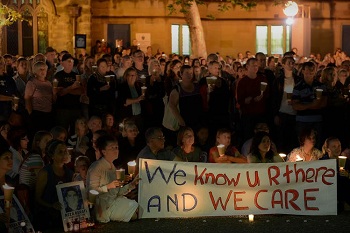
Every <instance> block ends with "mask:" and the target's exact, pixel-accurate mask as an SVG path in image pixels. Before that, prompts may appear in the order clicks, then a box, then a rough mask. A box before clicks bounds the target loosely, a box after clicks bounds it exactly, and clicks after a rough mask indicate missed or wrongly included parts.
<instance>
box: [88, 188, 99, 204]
mask: <svg viewBox="0 0 350 233" xmlns="http://www.w3.org/2000/svg"><path fill="white" fill-rule="evenodd" d="M98 194H100V193H99V192H98V191H96V190H93V189H92V190H90V191H89V197H88V200H89V205H90V207H91V206H92V205H93V204H95V203H96V197H97V195H98Z"/></svg>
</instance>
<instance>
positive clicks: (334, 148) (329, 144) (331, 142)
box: [321, 137, 350, 213]
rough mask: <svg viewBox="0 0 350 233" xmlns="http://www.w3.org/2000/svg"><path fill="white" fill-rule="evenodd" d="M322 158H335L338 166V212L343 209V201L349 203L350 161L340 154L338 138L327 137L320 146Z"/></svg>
mask: <svg viewBox="0 0 350 233" xmlns="http://www.w3.org/2000/svg"><path fill="white" fill-rule="evenodd" d="M322 152H323V154H324V155H323V157H322V158H321V160H324V159H336V160H337V164H338V167H339V172H338V177H337V178H338V179H337V182H338V184H337V195H338V213H339V212H341V211H343V210H344V203H345V202H346V203H347V204H348V205H350V172H349V166H350V161H349V160H348V159H347V158H346V157H345V156H340V155H341V143H340V140H339V139H338V138H335V137H329V138H327V139H326V141H325V142H324V144H323V146H322Z"/></svg>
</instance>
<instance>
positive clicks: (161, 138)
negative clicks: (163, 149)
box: [152, 136, 165, 140]
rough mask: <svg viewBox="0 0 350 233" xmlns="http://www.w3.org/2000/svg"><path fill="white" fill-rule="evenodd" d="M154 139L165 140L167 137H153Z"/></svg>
mask: <svg viewBox="0 0 350 233" xmlns="http://www.w3.org/2000/svg"><path fill="white" fill-rule="evenodd" d="M152 139H158V140H165V137H164V136H159V137H153V138H152Z"/></svg>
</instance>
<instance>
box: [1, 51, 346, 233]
mask: <svg viewBox="0 0 350 233" xmlns="http://www.w3.org/2000/svg"><path fill="white" fill-rule="evenodd" d="M146 55H147V56H146ZM349 72H350V59H349V58H348V57H347V56H346V55H345V53H344V52H342V51H341V50H337V51H336V53H335V54H334V56H331V55H330V54H327V55H326V56H325V57H324V59H322V58H321V57H320V56H319V55H317V56H314V55H312V54H311V55H310V56H309V57H308V58H305V57H300V56H298V54H297V53H296V50H294V51H290V52H287V53H285V54H284V55H283V56H281V57H280V58H274V57H266V55H265V54H263V53H260V52H258V53H257V54H255V56H253V55H251V54H250V52H249V51H247V53H246V57H244V56H243V55H242V54H241V53H239V54H238V56H237V58H236V59H233V58H232V57H230V56H226V57H225V58H223V57H221V56H220V54H218V53H213V54H209V55H208V57H207V58H191V57H189V56H179V55H176V54H170V55H169V56H166V55H164V54H162V53H157V54H152V50H151V48H148V50H147V54H145V53H144V52H143V51H141V50H139V49H138V48H137V47H136V48H134V49H133V50H132V52H131V54H125V52H124V51H122V50H120V49H119V47H118V50H116V51H115V54H111V51H110V50H108V51H105V53H103V54H100V53H99V54H98V55H96V56H95V57H93V56H81V57H80V58H79V59H77V58H74V57H73V56H72V55H71V54H69V53H68V52H67V51H62V52H60V53H57V52H56V51H55V50H54V49H53V48H51V47H48V48H47V49H46V53H45V54H36V55H35V56H33V57H31V58H23V57H15V56H11V55H4V56H2V57H0V117H1V119H0V120H1V121H0V132H1V134H0V185H1V186H2V185H3V184H5V183H7V184H9V185H11V186H13V187H15V188H16V189H15V190H16V195H17V196H18V198H19V200H20V202H21V204H22V206H23V208H24V210H25V211H26V213H27V214H28V215H29V217H30V219H31V220H32V222H33V224H34V226H35V229H38V230H43V229H47V228H48V227H53V226H61V225H62V222H61V220H60V219H61V217H60V210H61V209H62V208H64V205H63V203H60V202H59V201H58V197H57V193H56V188H55V187H56V185H57V184H59V183H66V182H71V181H83V182H84V184H85V186H86V188H87V190H92V189H93V190H97V191H98V192H99V193H100V194H99V196H98V201H97V206H96V210H97V211H96V219H97V220H98V221H100V222H108V221H130V220H131V219H135V218H136V217H137V212H138V204H137V202H136V201H135V200H136V196H137V192H136V191H135V187H136V186H137V184H138V182H139V178H138V176H135V175H134V174H131V176H126V178H125V180H120V179H117V176H116V172H115V171H116V168H124V169H127V163H128V162H129V161H132V160H135V161H136V162H137V163H138V161H139V158H147V159H158V160H170V161H173V160H174V161H183V162H210V163H275V162H284V161H290V162H294V161H297V160H303V161H313V160H319V159H337V158H338V156H339V155H341V154H343V155H345V156H347V157H348V158H350V149H349V147H350V133H349V132H350V124H349V120H348V119H349V116H350V103H349V91H350V90H349V85H350V77H349ZM166 111H168V114H165V112H166ZM166 115H167V116H166ZM169 121H171V122H169ZM170 126H171V127H170ZM323 142H324V143H323ZM280 153H284V154H288V155H287V157H286V158H284V157H281V156H280V155H279V154H280ZM349 165H350V164H349V163H348V162H347V163H346V166H345V168H344V169H341V170H339V173H338V180H339V182H338V190H339V191H338V208H339V209H338V210H340V211H341V209H342V208H343V207H344V203H345V202H346V203H348V204H349V203H350V192H349V191H350V174H349V169H350V167H349ZM0 193H2V190H0ZM126 197H127V198H126ZM0 215H1V214H0ZM39 216H40V217H39ZM2 219H3V218H1V217H0V222H2V221H1V220H2Z"/></svg>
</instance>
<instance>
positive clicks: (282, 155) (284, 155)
mask: <svg viewBox="0 0 350 233" xmlns="http://www.w3.org/2000/svg"><path fill="white" fill-rule="evenodd" d="M279 155H280V156H281V157H282V158H285V157H286V156H287V155H286V154H283V153H280V154H279Z"/></svg>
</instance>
